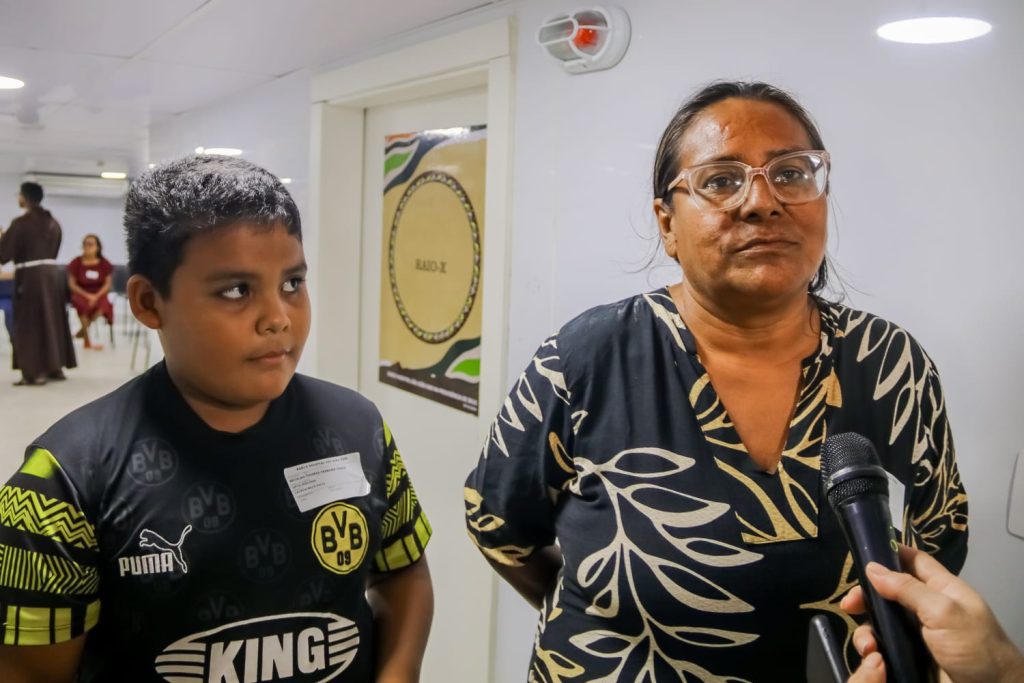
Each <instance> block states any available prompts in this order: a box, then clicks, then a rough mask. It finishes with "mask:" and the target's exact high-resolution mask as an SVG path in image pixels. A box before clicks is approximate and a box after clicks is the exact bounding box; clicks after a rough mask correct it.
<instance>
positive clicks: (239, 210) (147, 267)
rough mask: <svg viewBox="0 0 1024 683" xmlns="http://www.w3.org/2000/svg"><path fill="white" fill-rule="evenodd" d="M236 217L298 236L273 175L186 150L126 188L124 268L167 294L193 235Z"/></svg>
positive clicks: (294, 216) (287, 199) (291, 207)
mask: <svg viewBox="0 0 1024 683" xmlns="http://www.w3.org/2000/svg"><path fill="white" fill-rule="evenodd" d="M239 221H246V222H248V223H255V224H257V225H265V226H267V227H271V226H273V225H274V224H278V223H279V224H281V225H284V227H285V228H286V229H287V230H288V234H289V235H294V236H295V237H297V238H298V239H299V240H300V241H301V240H302V223H301V220H300V218H299V209H298V207H297V206H295V201H294V200H293V199H292V196H291V195H290V194H288V190H286V189H285V187H284V185H283V184H282V183H281V181H280V180H279V179H278V178H277V176H275V175H274V174H272V173H270V172H269V171H267V170H265V169H263V168H260V167H259V166H256V165H255V164H253V163H250V162H248V161H245V160H244V159H239V158H234V157H224V156H213V155H210V156H200V155H190V156H187V157H183V158H181V159H178V160H176V161H172V162H170V163H167V164H164V165H162V166H157V167H156V168H154V169H152V170H151V171H148V172H146V173H144V174H143V175H141V176H140V177H139V178H138V179H137V180H135V182H133V183H132V185H131V188H130V189H129V190H128V198H127V199H126V201H125V208H124V229H125V236H126V238H127V241H128V272H129V273H131V274H132V275H136V274H138V275H142V276H144V277H145V278H146V279H148V280H149V281H150V282H151V283H152V284H153V287H154V288H155V289H156V290H157V291H158V292H159V293H160V294H161V296H164V297H167V296H169V295H170V286H171V276H172V275H173V274H174V271H175V270H176V269H177V268H178V266H179V265H181V257H182V252H183V251H184V248H185V244H186V243H187V242H188V240H189V239H191V238H192V237H193V236H194V235H196V234H198V233H200V232H202V231H205V230H212V229H216V228H220V227H226V226H229V225H232V224H235V223H237V222H239Z"/></svg>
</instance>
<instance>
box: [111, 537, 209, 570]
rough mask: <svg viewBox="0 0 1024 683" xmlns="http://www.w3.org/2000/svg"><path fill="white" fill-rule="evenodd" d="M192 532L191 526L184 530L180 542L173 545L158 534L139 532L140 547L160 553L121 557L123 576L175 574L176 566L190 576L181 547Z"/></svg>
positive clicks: (120, 568) (119, 559)
mask: <svg viewBox="0 0 1024 683" xmlns="http://www.w3.org/2000/svg"><path fill="white" fill-rule="evenodd" d="M191 532H192V525H191V524H189V525H188V526H186V527H185V528H184V529H182V531H181V535H180V536H179V537H178V542H177V543H171V542H170V541H168V540H167V539H166V538H164V537H163V536H161V535H160V534H158V533H157V532H155V531H152V530H150V529H143V530H142V531H141V532H139V547H140V548H154V549H156V550H158V551H160V552H154V553H149V554H147V555H128V556H125V557H119V558H118V560H117V562H118V568H119V570H120V573H121V576H128V575H131V576H139V575H145V574H167V573H173V572H174V567H175V565H177V566H178V568H179V569H181V573H182V574H188V562H186V561H185V554H184V552H182V549H181V546H182V545H183V544H184V543H185V538H186V537H187V536H188V535H189V534H190V533H191Z"/></svg>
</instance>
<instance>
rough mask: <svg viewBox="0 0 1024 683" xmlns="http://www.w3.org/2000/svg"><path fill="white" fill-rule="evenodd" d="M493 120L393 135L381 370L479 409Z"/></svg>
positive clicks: (392, 379) (436, 397)
mask: <svg viewBox="0 0 1024 683" xmlns="http://www.w3.org/2000/svg"><path fill="white" fill-rule="evenodd" d="M486 149H487V128H486V126H482V125H480V126H463V127H456V128H444V129H436V130H424V131H420V132H416V133H402V134H397V135H389V136H387V137H386V138H385V141H384V212H383V213H384V220H383V237H384V239H383V241H382V249H381V297H380V374H379V379H380V381H381V382H382V383H384V384H389V385H391V386H394V387H397V388H399V389H402V390H405V391H409V392H412V393H414V394H417V395H419V396H422V397H424V398H426V399H430V400H432V401H437V402H438V403H443V404H445V405H447V406H451V407H453V408H456V409H458V410H462V411H465V412H467V413H473V414H474V415H475V414H477V410H478V406H477V404H478V399H479V395H480V392H479V389H480V334H481V310H480V308H481V301H482V297H481V286H482V279H481V276H482V272H483V263H482V260H481V256H482V254H483V239H484V224H483V215H484V190H485V187H486V185H485V177H484V173H485V169H486Z"/></svg>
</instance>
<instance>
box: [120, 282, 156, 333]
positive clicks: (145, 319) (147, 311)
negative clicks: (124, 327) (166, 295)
mask: <svg viewBox="0 0 1024 683" xmlns="http://www.w3.org/2000/svg"><path fill="white" fill-rule="evenodd" d="M126 289H127V294H128V303H129V305H130V306H131V307H132V314H133V315H134V316H135V317H136V318H137V319H138V321H139V322H140V323H142V324H143V325H145V326H146V327H148V328H149V329H151V330H159V329H160V328H161V327H162V326H163V321H162V320H161V318H160V309H159V306H158V303H159V302H160V301H161V299H162V297H161V296H160V292H158V291H156V287H154V286H153V283H152V282H150V281H149V279H148V278H146V277H144V276H142V275H132V276H131V277H130V278H128V285H127V287H126Z"/></svg>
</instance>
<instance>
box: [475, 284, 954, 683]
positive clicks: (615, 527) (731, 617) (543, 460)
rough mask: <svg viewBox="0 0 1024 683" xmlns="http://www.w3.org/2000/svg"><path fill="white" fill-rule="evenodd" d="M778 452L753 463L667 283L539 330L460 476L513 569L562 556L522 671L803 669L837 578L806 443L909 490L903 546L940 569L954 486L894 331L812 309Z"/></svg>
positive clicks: (625, 678)
mask: <svg viewBox="0 0 1024 683" xmlns="http://www.w3.org/2000/svg"><path fill="white" fill-rule="evenodd" d="M818 306H819V310H820V312H821V342H820V344H819V348H818V350H817V352H816V353H815V354H814V355H812V356H810V357H808V358H807V359H805V360H804V363H803V382H802V387H801V390H800V394H799V397H798V400H797V405H796V409H795V411H794V414H793V418H792V420H791V423H790V427H789V434H788V438H787V442H786V448H785V450H784V451H783V454H782V461H781V462H780V464H779V467H778V468H777V471H776V472H775V473H774V474H768V473H765V472H763V471H761V470H759V469H758V468H757V467H756V466H755V465H754V463H753V461H752V460H751V458H750V457H749V456H748V455H747V453H746V451H745V449H744V447H743V444H742V442H741V441H740V439H739V437H738V436H737V433H736V431H735V429H734V428H733V425H732V423H731V421H730V419H729V416H728V414H727V413H726V411H725V408H724V407H723V405H722V403H721V401H720V400H719V399H718V397H717V395H716V394H715V389H714V387H713V386H712V384H711V382H710V380H709V378H708V374H707V371H706V370H705V369H704V367H703V366H702V365H701V362H700V359H699V358H698V356H697V353H696V345H695V344H694V339H693V336H692V334H691V333H690V332H689V330H687V329H686V327H685V325H684V323H683V320H682V318H681V317H680V315H679V312H678V310H677V309H676V307H675V304H674V303H673V301H672V298H671V296H670V295H669V293H668V291H667V290H665V289H662V290H658V291H655V292H651V293H648V294H643V295H639V296H635V297H632V298H630V299H626V300H624V301H621V302H618V303H615V304H611V305H607V306H600V307H597V308H594V309H591V310H590V311H587V312H586V313H584V314H582V315H581V316H579V317H578V318H576V319H575V320H573V321H571V322H570V323H568V324H567V325H566V326H565V327H563V328H562V329H561V330H560V331H559V332H558V334H556V335H555V336H552V337H551V338H549V339H548V340H547V341H545V342H544V343H543V344H542V345H541V347H540V349H539V350H538V351H537V354H536V355H535V356H534V358H533V360H532V361H531V362H530V364H529V366H528V367H527V368H526V370H525V372H523V374H522V375H521V376H520V377H519V379H518V381H517V382H516V383H515V386H513V387H512V390H511V392H510V393H509V395H508V397H507V399H506V400H505V403H504V406H503V407H502V409H501V411H500V413H499V414H498V416H497V418H496V419H495V421H494V424H493V426H492V429H491V432H490V435H489V438H488V440H487V443H486V446H485V448H484V452H483V454H482V456H481V458H480V462H479V464H478V466H477V468H476V469H475V470H474V471H473V472H472V473H471V474H470V476H469V479H468V481H467V483H466V489H465V497H466V514H467V524H468V526H469V530H470V534H471V536H472V537H473V539H474V541H475V542H476V543H477V545H478V546H479V548H480V550H481V551H482V552H483V553H484V554H485V555H486V556H487V557H488V558H490V559H491V560H494V561H496V562H499V563H502V564H507V565H513V566H515V565H519V564H521V563H522V562H523V561H524V560H525V559H526V558H528V557H529V556H530V555H531V554H532V553H533V552H534V551H535V550H537V549H538V548H541V547H543V546H546V545H550V544H552V543H554V542H555V541H556V540H557V542H558V544H559V545H560V547H561V552H562V555H563V557H564V562H565V564H564V567H563V569H562V571H561V573H560V575H559V577H558V581H557V585H556V587H555V588H554V590H553V592H552V593H551V594H549V595H548V596H547V597H546V599H545V603H544V607H543V611H542V614H541V618H540V623H539V626H538V631H537V637H536V642H535V646H534V652H533V657H532V660H531V662H530V668H529V676H528V679H529V681H531V682H532V681H536V682H544V683H559V682H562V681H567V682H571V683H577V682H581V681H587V682H590V681H607V682H609V683H620V682H634V681H635V682H638V683H639V682H643V683H655V682H656V683H666V682H670V681H736V682H738V681H800V680H803V678H804V666H805V658H806V654H805V651H806V641H807V628H808V623H809V620H810V618H811V617H812V616H814V615H816V614H826V615H829V618H830V619H831V620H832V621H833V626H835V627H836V628H837V630H838V633H839V634H840V637H842V636H845V638H846V642H845V645H846V649H847V655H848V658H849V659H851V661H852V660H853V658H855V657H856V655H855V653H854V652H853V648H852V645H851V643H850V640H849V636H850V634H851V633H852V630H853V628H854V627H855V623H854V622H853V620H852V619H850V618H849V617H848V616H846V614H845V613H844V612H843V611H842V610H841V609H840V608H839V600H840V598H841V597H842V596H843V595H844V594H845V593H846V591H847V590H848V589H849V588H850V587H851V586H852V585H854V582H855V580H856V579H855V573H854V572H853V570H852V566H851V561H850V557H849V552H848V550H847V548H846V545H845V542H844V540H843V538H842V534H841V531H840V529H839V528H838V525H837V523H836V520H835V515H834V514H833V513H832V511H831V510H830V509H829V507H828V504H827V501H825V500H824V499H823V498H822V497H821V495H820V492H819V490H820V470H819V467H820V461H819V450H820V447H821V444H822V442H823V441H824V439H825V437H826V436H827V435H829V434H834V433H839V432H845V431H853V432H857V433H860V434H863V435H864V436H866V437H867V438H869V439H870V440H871V441H872V442H873V443H874V444H875V446H876V448H877V449H878V452H879V456H880V458H881V460H882V464H883V465H884V466H885V468H886V469H887V470H888V471H889V472H890V473H891V474H893V475H894V476H895V477H897V478H898V479H899V480H900V481H901V482H902V483H903V484H904V485H905V486H906V496H905V505H904V512H903V519H902V521H901V526H902V528H903V529H904V532H903V539H902V540H903V541H904V542H905V543H907V544H909V545H912V546H916V547H919V548H922V549H924V550H926V551H927V552H929V553H931V554H932V555H934V556H935V557H937V558H938V559H939V560H940V561H941V562H942V563H943V564H944V565H945V566H946V567H948V568H949V569H951V570H953V571H958V570H959V569H960V568H961V567H962V565H963V563H964V559H965V557H966V553H967V497H966V494H965V493H964V489H963V485H962V484H961V482H960V475H959V472H958V471H957V466H956V458H955V455H954V450H953V442H952V439H951V436H950V430H949V425H948V423H947V420H946V411H945V404H944V401H943V396H942V390H941V387H940V385H939V378H938V374H937V372H936V369H935V366H934V365H933V364H932V361H931V359H930V358H929V357H928V356H927V355H926V354H925V352H924V351H923V350H922V349H921V347H920V346H919V345H918V344H917V342H916V341H915V340H914V339H913V338H912V337H911V336H910V335H909V334H908V333H907V332H906V331H904V330H902V329H901V328H899V327H897V326H895V325H893V324H891V323H889V322H886V321H885V320H882V319H881V318H878V317H876V316H873V315H870V314H867V313H862V312H860V311H855V310H852V309H849V308H846V307H844V306H840V305H834V304H829V303H826V302H822V301H819V302H818Z"/></svg>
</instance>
